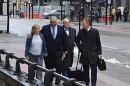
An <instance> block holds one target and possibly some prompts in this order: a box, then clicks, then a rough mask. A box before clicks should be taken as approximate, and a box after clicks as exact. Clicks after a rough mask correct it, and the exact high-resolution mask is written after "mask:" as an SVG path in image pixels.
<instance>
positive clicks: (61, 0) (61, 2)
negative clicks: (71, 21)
mask: <svg viewBox="0 0 130 86" xmlns="http://www.w3.org/2000/svg"><path fill="white" fill-rule="evenodd" d="M60 6H61V21H62V19H63V16H62V14H63V13H62V9H63V8H62V6H63V0H60Z"/></svg>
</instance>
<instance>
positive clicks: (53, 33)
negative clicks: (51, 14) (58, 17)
mask: <svg viewBox="0 0 130 86" xmlns="http://www.w3.org/2000/svg"><path fill="white" fill-rule="evenodd" d="M52 36H53V38H54V39H55V28H54V27H53V30H52Z"/></svg>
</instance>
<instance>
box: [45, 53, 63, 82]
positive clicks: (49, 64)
mask: <svg viewBox="0 0 130 86" xmlns="http://www.w3.org/2000/svg"><path fill="white" fill-rule="evenodd" d="M44 60H45V67H46V68H47V69H53V68H55V69H56V72H57V73H59V74H61V70H62V59H61V58H60V57H56V55H53V58H50V57H49V56H48V57H45V58H44ZM51 81H53V79H51ZM55 83H60V79H58V78H56V80H55Z"/></svg>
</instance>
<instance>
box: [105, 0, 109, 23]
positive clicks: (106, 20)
mask: <svg viewBox="0 0 130 86" xmlns="http://www.w3.org/2000/svg"><path fill="white" fill-rule="evenodd" d="M107 8H108V0H106V22H105V25H107Z"/></svg>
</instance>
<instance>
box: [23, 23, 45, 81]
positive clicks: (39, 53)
mask: <svg viewBox="0 0 130 86" xmlns="http://www.w3.org/2000/svg"><path fill="white" fill-rule="evenodd" d="M44 55H47V48H46V42H45V39H44V35H43V34H40V26H39V25H37V24H35V25H33V26H32V30H31V35H30V36H27V39H26V48H25V57H26V59H28V60H29V61H31V62H36V63H37V64H38V65H40V66H42V65H43V58H44ZM36 78H37V79H39V80H42V71H40V70H36Z"/></svg>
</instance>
